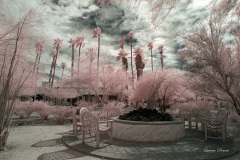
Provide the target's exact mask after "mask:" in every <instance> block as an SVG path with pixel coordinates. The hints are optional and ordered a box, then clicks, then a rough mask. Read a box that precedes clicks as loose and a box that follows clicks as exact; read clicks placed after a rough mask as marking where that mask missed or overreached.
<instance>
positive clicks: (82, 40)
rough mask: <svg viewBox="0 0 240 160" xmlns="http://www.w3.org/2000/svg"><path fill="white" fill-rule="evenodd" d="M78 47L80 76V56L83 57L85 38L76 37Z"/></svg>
mask: <svg viewBox="0 0 240 160" xmlns="http://www.w3.org/2000/svg"><path fill="white" fill-rule="evenodd" d="M76 47H78V76H79V67H80V55H81V48H82V47H84V37H82V36H78V37H76Z"/></svg>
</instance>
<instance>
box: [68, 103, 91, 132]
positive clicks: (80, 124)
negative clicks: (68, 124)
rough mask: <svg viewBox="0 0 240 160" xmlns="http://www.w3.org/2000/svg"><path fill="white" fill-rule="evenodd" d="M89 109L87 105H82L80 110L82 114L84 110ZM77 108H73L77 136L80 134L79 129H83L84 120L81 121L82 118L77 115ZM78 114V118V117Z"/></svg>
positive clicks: (74, 128) (74, 130) (74, 127)
mask: <svg viewBox="0 0 240 160" xmlns="http://www.w3.org/2000/svg"><path fill="white" fill-rule="evenodd" d="M86 111H88V109H87V108H85V107H82V108H81V109H80V111H79V113H80V115H81V114H83V113H84V112H86ZM76 113H77V109H75V108H74V109H73V113H72V114H73V115H72V123H73V134H74V135H75V136H77V135H78V130H81V129H82V122H81V118H80V115H77V114H76ZM77 116H78V118H77Z"/></svg>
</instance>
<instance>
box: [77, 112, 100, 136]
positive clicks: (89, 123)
mask: <svg viewBox="0 0 240 160" xmlns="http://www.w3.org/2000/svg"><path fill="white" fill-rule="evenodd" d="M81 119H82V126H83V131H85V132H88V131H90V133H96V134H97V133H98V129H99V124H98V119H97V117H95V116H94V115H93V114H92V113H91V112H89V111H86V110H85V112H84V113H82V114H81Z"/></svg>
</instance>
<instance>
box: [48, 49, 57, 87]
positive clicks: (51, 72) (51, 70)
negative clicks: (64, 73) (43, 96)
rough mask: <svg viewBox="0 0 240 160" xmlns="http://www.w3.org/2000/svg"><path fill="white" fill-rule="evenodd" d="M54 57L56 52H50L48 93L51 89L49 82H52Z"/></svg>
mask: <svg viewBox="0 0 240 160" xmlns="http://www.w3.org/2000/svg"><path fill="white" fill-rule="evenodd" d="M56 55H57V53H56V50H54V51H52V53H51V54H50V56H52V64H51V68H50V74H49V91H50V89H51V82H52V75H53V66H54V62H55V58H56Z"/></svg>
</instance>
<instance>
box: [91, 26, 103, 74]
mask: <svg viewBox="0 0 240 160" xmlns="http://www.w3.org/2000/svg"><path fill="white" fill-rule="evenodd" d="M101 33H102V31H101V28H99V27H97V28H95V29H94V30H93V38H98V53H97V71H98V68H99V55H100V36H101Z"/></svg>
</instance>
